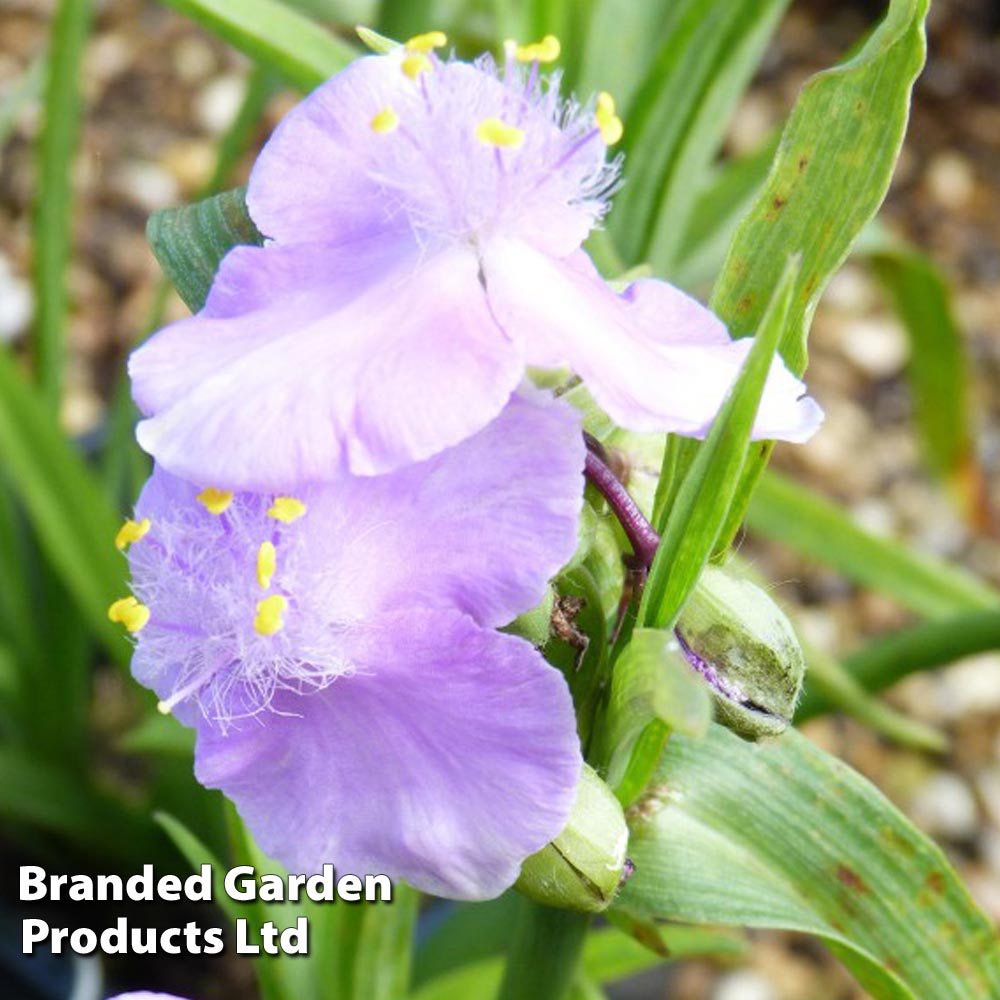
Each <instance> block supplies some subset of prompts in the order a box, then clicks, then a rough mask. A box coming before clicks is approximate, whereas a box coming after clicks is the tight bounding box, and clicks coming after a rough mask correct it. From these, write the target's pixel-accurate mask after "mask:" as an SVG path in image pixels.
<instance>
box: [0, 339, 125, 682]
mask: <svg viewBox="0 0 1000 1000" xmlns="http://www.w3.org/2000/svg"><path fill="white" fill-rule="evenodd" d="M0 464H2V466H3V468H4V470H5V471H6V472H7V474H8V478H9V483H10V485H11V487H12V488H13V489H14V490H15V491H16V493H17V496H18V498H19V500H20V501H21V503H22V504H23V505H24V509H25V511H26V512H27V514H28V517H29V519H30V521H31V523H32V526H33V527H34V529H35V532H36V533H37V535H38V540H39V544H40V545H41V547H42V549H43V551H44V552H45V555H46V557H47V559H48V561H49V563H50V564H51V566H52V567H53V569H54V570H55V571H56V572H57V573H58V574H59V576H60V579H61V580H62V582H63V583H64V585H65V586H66V589H67V590H68V591H69V592H70V593H71V594H72V595H73V597H74V599H75V600H76V602H77V604H78V606H79V607H80V610H81V611H82V612H83V614H84V615H86V617H87V619H88V621H89V622H90V625H91V628H92V629H93V630H94V634H95V636H96V637H97V638H99V639H100V641H101V642H102V643H103V644H104V646H105V648H106V649H107V650H108V652H109V653H110V654H111V655H112V656H113V657H114V659H115V660H117V661H118V662H119V663H121V664H127V663H128V660H129V646H128V643H127V642H126V641H125V640H124V639H123V637H122V635H121V632H120V630H119V629H118V627H117V626H114V625H112V624H111V622H109V621H108V617H107V609H108V605H109V604H110V603H111V601H112V600H113V599H114V598H115V597H118V596H120V595H121V593H122V592H123V590H124V589H125V562H124V560H123V559H122V558H121V556H120V555H119V554H118V553H117V552H116V551H115V549H114V545H113V544H112V543H113V541H114V537H115V533H116V532H117V530H118V518H117V517H116V515H115V512H114V511H113V510H112V509H111V507H110V505H109V504H108V502H107V500H106V498H105V496H104V494H103V493H102V491H101V489H100V487H99V486H98V484H97V481H96V479H95V477H94V475H93V474H92V473H91V472H90V470H89V469H88V468H87V467H86V466H85V465H84V463H83V460H82V458H81V457H80V456H79V455H78V454H77V452H76V451H75V450H74V449H73V446H72V444H70V442H69V441H67V440H66V438H65V437H64V436H63V434H62V432H61V430H60V429H59V427H58V426H57V424H56V422H55V418H54V417H53V416H52V415H51V414H50V413H49V412H48V411H47V409H46V407H45V405H44V403H43V402H42V400H41V399H40V398H39V397H38V395H36V394H35V393H34V392H33V391H32V389H31V388H30V387H29V386H28V384H27V383H26V381H25V380H24V379H23V378H22V377H21V376H20V374H19V373H18V372H17V370H16V368H15V366H14V363H13V361H12V359H11V357H10V355H9V354H7V353H6V352H4V351H0Z"/></svg>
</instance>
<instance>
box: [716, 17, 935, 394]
mask: <svg viewBox="0 0 1000 1000" xmlns="http://www.w3.org/2000/svg"><path fill="white" fill-rule="evenodd" d="M927 7H928V0H893V2H892V3H891V4H890V6H889V11H888V13H887V14H886V17H885V20H884V21H883V22H882V24H881V25H879V27H878V29H877V30H876V31H875V32H874V33H873V34H872V36H871V37H870V38H869V40H868V42H867V43H866V44H865V45H864V46H863V47H862V49H861V50H860V52H858V54H857V55H856V56H854V57H853V58H852V59H850V60H848V61H847V62H845V63H843V64H842V65H840V66H836V67H834V68H833V69H829V70H826V71H824V72H822V73H818V74H817V75H816V76H814V77H812V79H810V80H809V81H808V82H807V83H806V85H805V86H804V87H803V88H802V92H801V94H800V95H799V99H798V100H797V101H796V103H795V107H794V108H793V110H792V113H791V116H790V118H789V120H788V123H787V125H786V126H785V128H784V131H783V132H782V135H781V142H780V144H779V146H778V154H777V156H776V157H775V160H774V164H773V165H772V167H771V173H770V176H769V177H768V179H767V182H766V184H765V185H764V188H763V190H762V191H761V193H760V196H759V198H758V199H757V201H756V203H755V205H754V207H753V209H751V211H750V214H749V215H747V217H746V218H745V219H744V220H743V222H742V223H741V225H740V227H739V229H738V231H737V233H736V237H735V239H734V240H733V245H732V247H731V248H730V251H729V256H728V258H727V260H726V264H725V267H724V269H723V272H722V275H721V276H720V278H719V281H718V283H717V284H716V287H715V290H714V293H713V295H712V306H713V308H714V309H715V311H716V312H718V313H719V315H720V316H722V317H723V319H725V320H726V322H727V323H728V325H729V329H730V333H731V334H732V335H733V336H734V337H746V336H749V335H752V334H753V333H755V332H756V330H757V328H758V327H759V326H760V323H761V320H762V317H763V315H764V311H765V309H766V307H767V303H768V301H769V299H770V297H771V290H772V289H773V288H774V287H775V286H776V285H777V282H778V280H779V278H780V276H781V272H782V268H783V266H784V261H785V259H786V258H787V255H788V254H789V253H799V254H801V256H802V267H801V269H800V271H799V274H798V277H797V279H796V284H795V295H794V297H793V305H792V310H791V314H790V316H789V324H788V330H787V331H786V333H785V337H784V339H783V342H782V345H781V353H782V355H783V356H784V358H785V361H786V362H787V363H788V366H789V368H791V369H792V371H793V372H795V373H796V374H801V373H802V372H803V371H804V370H805V367H806V332H807V330H808V326H809V321H810V320H811V318H812V314H813V311H814V310H815V308H816V303H817V302H818V301H819V297H820V294H821V293H822V291H823V289H824V288H825V287H826V283H827V282H828V281H829V280H830V277H831V276H832V275H833V273H834V272H835V271H836V270H837V268H838V267H839V266H840V265H841V264H842V263H843V261H844V259H845V257H846V256H847V253H848V251H849V250H850V247H851V244H852V243H853V242H854V240H855V239H856V238H857V235H858V233H859V232H860V231H861V229H862V227H863V226H864V224H865V223H866V222H867V221H868V220H869V219H870V218H871V217H872V216H873V215H874V214H875V211H876V210H877V209H878V207H879V205H881V203H882V199H883V198H884V197H885V193H886V191H887V190H888V188H889V180H890V178H891V177H892V171H893V168H894V166H895V163H896V157H897V156H898V154H899V148H900V145H901V144H902V141H903V133H904V131H905V129H906V121H907V116H908V114H909V108H910V91H911V89H912V87H913V81H914V80H915V79H916V77H917V74H918V73H919V72H920V69H921V67H922V66H923V64H924V53H925V48H926V46H925V41H924V18H925V17H926V15H927Z"/></svg>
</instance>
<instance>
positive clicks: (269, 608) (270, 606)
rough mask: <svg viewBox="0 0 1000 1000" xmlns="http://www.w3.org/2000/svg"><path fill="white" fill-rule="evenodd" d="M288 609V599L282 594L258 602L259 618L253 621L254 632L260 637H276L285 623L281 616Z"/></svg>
mask: <svg viewBox="0 0 1000 1000" xmlns="http://www.w3.org/2000/svg"><path fill="white" fill-rule="evenodd" d="M287 607H288V598H286V597H282V596H281V594H272V595H271V596H270V597H265V598H264V600H262V601H258V602H257V617H256V618H254V620H253V627H254V631H255V632H256V633H257V634H258V635H274V634H275V633H276V632H280V631H281V630H282V629H283V628H284V627H285V623H284V621H282V618H281V616H282V615H283V614H284V613H285V609H286V608H287Z"/></svg>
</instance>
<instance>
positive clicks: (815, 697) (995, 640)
mask: <svg viewBox="0 0 1000 1000" xmlns="http://www.w3.org/2000/svg"><path fill="white" fill-rule="evenodd" d="M993 649H1000V613H998V612H996V611H977V612H974V613H972V614H965V615H958V616H955V617H951V618H946V619H944V620H943V621H931V622H927V623H925V624H923V625H917V626H915V627H913V628H909V629H906V630H905V631H903V632H897V633H896V634H895V635H891V636H888V637H887V638H885V639H880V640H879V641H878V642H873V643H872V644H871V645H870V646H865V647H864V648H863V649H860V650H858V652H856V653H854V654H853V655H852V656H848V657H846V658H845V659H844V661H843V665H844V668H845V670H846V671H847V673H848V674H850V676H851V677H852V678H853V679H854V680H856V681H857V682H858V683H859V684H860V685H861V686H862V687H864V688H866V689H867V690H868V691H881V690H883V689H884V688H887V687H890V686H891V685H893V684H895V683H896V681H898V680H902V678H904V677H906V676H908V675H909V674H912V673H915V672H917V671H920V670H931V669H933V668H934V667H940V666H943V665H944V664H947V663H952V662H954V661H955V660H957V659H960V658H961V657H963V656H971V655H972V654H974V653H983V652H987V651H988V650H993ZM835 707H836V705H835V702H834V700H833V699H831V698H829V697H826V696H824V693H823V692H822V691H811V692H809V693H807V696H806V697H805V698H804V699H803V701H802V704H801V705H800V706H799V710H798V712H797V713H796V715H795V721H796V722H804V721H805V720H806V719H810V718H812V717H813V716H815V715H822V714H823V713H825V712H829V711H832V710H833V709H834V708H835Z"/></svg>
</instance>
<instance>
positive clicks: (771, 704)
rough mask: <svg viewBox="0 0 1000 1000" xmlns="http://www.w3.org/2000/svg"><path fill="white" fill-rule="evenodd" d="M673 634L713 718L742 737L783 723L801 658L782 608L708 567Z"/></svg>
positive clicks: (795, 696)
mask: <svg viewBox="0 0 1000 1000" xmlns="http://www.w3.org/2000/svg"><path fill="white" fill-rule="evenodd" d="M676 632H677V638H678V640H679V641H680V643H681V649H682V650H683V651H684V654H685V656H686V657H687V659H688V661H689V662H690V663H691V665H692V666H693V667H694V668H695V669H696V670H697V671H698V672H699V673H700V674H701V675H702V676H703V677H704V678H705V679H706V680H707V681H708V683H709V685H710V686H711V687H712V690H713V692H714V694H715V703H716V712H717V715H718V718H719V721H720V722H722V723H723V724H724V725H726V726H728V727H729V728H730V729H732V730H733V731H734V732H737V733H739V734H740V735H741V736H746V737H749V738H755V737H758V736H776V735H778V733H781V732H783V731H784V730H785V729H786V728H787V727H788V724H789V723H790V722H791V720H792V716H793V715H794V714H795V706H796V704H797V703H798V700H799V695H800V694H801V692H802V680H803V677H804V676H805V658H804V657H803V655H802V647H801V646H800V645H799V641H798V639H797V638H796V635H795V632H794V630H793V629H792V626H791V624H790V622H789V621H788V619H787V618H786V617H785V614H784V612H783V611H782V610H781V608H779V607H778V605H777V604H775V603H774V601H773V600H771V598H770V597H768V595H767V594H766V593H764V591H763V590H761V588H760V587H758V586H757V585H756V584H754V583H751V582H750V581H749V580H741V579H737V578H735V577H732V576H729V575H728V574H727V573H725V572H724V571H723V570H721V569H717V568H715V567H714V566H709V567H707V568H706V570H705V572H704V573H703V574H702V577H701V579H700V580H699V581H698V586H697V587H696V588H695V590H694V593H693V594H692V595H691V597H690V599H689V600H688V603H687V604H686V605H685V607H684V610H683V611H682V612H681V615H680V618H679V619H678V621H677V629H676Z"/></svg>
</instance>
